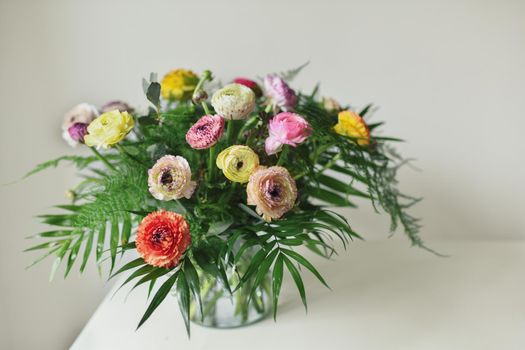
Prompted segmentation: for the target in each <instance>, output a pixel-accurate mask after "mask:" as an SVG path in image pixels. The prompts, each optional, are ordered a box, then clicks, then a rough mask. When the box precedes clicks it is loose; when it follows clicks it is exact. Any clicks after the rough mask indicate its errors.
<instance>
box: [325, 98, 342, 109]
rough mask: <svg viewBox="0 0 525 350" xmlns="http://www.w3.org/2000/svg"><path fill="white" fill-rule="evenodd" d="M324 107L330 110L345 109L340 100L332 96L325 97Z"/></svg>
mask: <svg viewBox="0 0 525 350" xmlns="http://www.w3.org/2000/svg"><path fill="white" fill-rule="evenodd" d="M323 107H324V109H326V110H327V111H328V112H339V111H340V110H341V109H343V108H342V107H341V105H340V104H339V102H337V100H335V99H333V98H331V97H323Z"/></svg>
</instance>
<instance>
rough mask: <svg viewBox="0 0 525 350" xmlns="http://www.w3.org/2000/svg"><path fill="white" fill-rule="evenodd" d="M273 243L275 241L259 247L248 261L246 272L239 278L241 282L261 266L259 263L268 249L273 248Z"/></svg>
mask: <svg viewBox="0 0 525 350" xmlns="http://www.w3.org/2000/svg"><path fill="white" fill-rule="evenodd" d="M275 243H276V242H275V241H273V242H271V243H269V244H268V246H267V247H264V248H263V249H260V250H259V251H258V252H257V253H255V255H254V256H253V258H252V260H251V261H250V265H248V268H247V269H246V272H245V273H244V276H242V279H241V282H242V283H245V282H246V281H247V280H249V279H250V277H252V275H253V274H254V273H255V272H257V271H258V270H259V268H260V267H261V264H262V263H263V261H264V259H265V258H266V256H267V255H268V252H269V250H270V249H272V248H273V246H274V245H275ZM241 282H240V283H239V286H240V285H241V284H242V283H241ZM237 288H238V287H236V288H235V289H237Z"/></svg>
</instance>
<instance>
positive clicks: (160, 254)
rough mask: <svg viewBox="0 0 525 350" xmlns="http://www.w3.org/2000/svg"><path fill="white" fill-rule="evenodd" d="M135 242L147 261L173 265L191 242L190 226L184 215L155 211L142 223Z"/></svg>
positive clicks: (167, 266)
mask: <svg viewBox="0 0 525 350" xmlns="http://www.w3.org/2000/svg"><path fill="white" fill-rule="evenodd" d="M135 243H136V246H137V251H138V253H139V254H140V256H141V257H142V258H143V259H144V261H146V263H148V264H150V265H153V266H158V267H166V268H169V267H173V266H175V265H177V264H178V263H179V260H180V258H181V256H182V254H184V252H185V251H186V249H187V248H188V246H189V245H190V243H191V236H190V227H189V225H188V223H187V222H186V220H184V217H182V215H179V214H177V213H173V212H170V211H155V212H152V213H149V214H148V215H147V216H146V217H145V218H144V219H143V220H142V222H141V223H140V225H139V227H138V230H137V239H136V241H135Z"/></svg>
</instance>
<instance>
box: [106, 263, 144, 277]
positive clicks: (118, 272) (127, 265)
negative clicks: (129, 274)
mask: <svg viewBox="0 0 525 350" xmlns="http://www.w3.org/2000/svg"><path fill="white" fill-rule="evenodd" d="M145 263H146V262H145V261H144V259H142V258H137V259H135V260H132V261H130V262H129V263H127V264H126V265H124V266H122V267H121V268H120V269H118V270H117V272H115V273H113V274H112V275H111V276H109V278H108V281H109V280H110V279H112V278H113V277H115V276H116V275H118V274H121V273H122V272H124V271H127V270H130V269H132V268H135V267H138V266H141V265H144V264H145Z"/></svg>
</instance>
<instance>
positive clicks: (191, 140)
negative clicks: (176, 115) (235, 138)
mask: <svg viewBox="0 0 525 350" xmlns="http://www.w3.org/2000/svg"><path fill="white" fill-rule="evenodd" d="M223 132H224V119H223V118H222V117H221V116H220V115H205V116H203V117H201V118H200V119H199V120H197V122H196V123H195V124H193V126H192V127H191V128H190V129H189V130H188V132H187V133H186V142H188V144H189V145H190V146H191V148H194V149H206V148H210V147H211V146H213V145H215V144H216V143H217V141H219V139H220V138H221V136H222V134H223Z"/></svg>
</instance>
